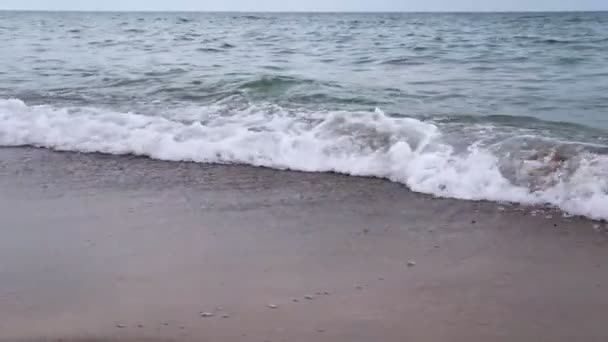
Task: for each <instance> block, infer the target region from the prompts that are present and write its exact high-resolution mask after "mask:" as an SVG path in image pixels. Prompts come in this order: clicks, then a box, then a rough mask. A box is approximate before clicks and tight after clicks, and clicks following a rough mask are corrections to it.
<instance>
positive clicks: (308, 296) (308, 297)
mask: <svg viewBox="0 0 608 342" xmlns="http://www.w3.org/2000/svg"><path fill="white" fill-rule="evenodd" d="M304 299H308V300H313V299H315V297H313V296H311V295H306V296H304Z"/></svg>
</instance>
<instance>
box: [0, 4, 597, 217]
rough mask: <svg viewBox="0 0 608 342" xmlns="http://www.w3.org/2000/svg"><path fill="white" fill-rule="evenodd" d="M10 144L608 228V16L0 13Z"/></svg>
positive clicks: (2, 110) (1, 119)
mask: <svg viewBox="0 0 608 342" xmlns="http://www.w3.org/2000/svg"><path fill="white" fill-rule="evenodd" d="M0 46H2V47H1V48H0V49H2V53H0V80H1V81H2V82H0V145H4V146H15V145H33V146H40V147H47V148H53V149H59V150H75V151H87V152H106V153H113V154H137V155H145V156H149V157H152V158H158V159H165V160H190V161H197V162H220V163H244V164H252V165H259V166H267V167H272V168H279V169H295V170H302V171H321V172H322V171H334V172H340V173H345V174H352V175H366V176H377V177H382V178H388V179H391V180H394V181H397V182H401V183H404V184H406V185H407V186H408V187H410V188H411V189H412V190H415V191H420V192H425V193H431V194H435V195H438V196H445V197H455V198H463V199H488V200H497V201H514V202H521V203H533V204H549V205H552V206H557V207H560V208H562V209H563V210H565V211H566V212H569V213H573V214H582V215H586V216H590V217H593V218H608V95H607V94H608V13H601V12H598V13H551V14H543V13H535V14H525V13H521V14H516V13H511V14H233V13H204V14H203V13H36V12H29V13H25V12H0Z"/></svg>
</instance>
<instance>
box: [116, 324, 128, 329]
mask: <svg viewBox="0 0 608 342" xmlns="http://www.w3.org/2000/svg"><path fill="white" fill-rule="evenodd" d="M116 327H117V328H126V327H127V326H126V325H124V324H116Z"/></svg>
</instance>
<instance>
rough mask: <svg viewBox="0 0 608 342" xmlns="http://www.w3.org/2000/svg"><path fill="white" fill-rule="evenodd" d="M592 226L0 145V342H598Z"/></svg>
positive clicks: (404, 193)
mask: <svg viewBox="0 0 608 342" xmlns="http://www.w3.org/2000/svg"><path fill="white" fill-rule="evenodd" d="M606 228H607V227H606V225H605V224H603V223H598V222H592V221H590V220H587V219H584V218H565V217H562V215H561V214H560V213H559V212H555V211H552V210H541V209H539V208H526V207H520V206H512V205H507V204H495V203H489V202H468V201H459V200H451V199H436V198H433V197H431V196H426V195H421V194H416V193H412V192H410V191H408V190H407V189H406V188H405V187H403V186H402V185H399V184H395V183H391V182H388V181H384V180H379V179H369V178H356V177H347V176H341V175H332V174H307V173H298V172H290V171H276V170H269V169H262V168H254V167H245V166H226V165H224V166H222V165H203V164H194V163H175V162H162V161H154V160H149V159H145V158H137V157H132V156H107V155H100V154H78V153H59V152H51V151H48V150H43V149H33V148H10V149H7V148H3V149H0V341H2V342H4V341H7V342H9V341H10V342H13V341H15V342H21V341H59V340H62V341H66V342H67V341H87V342H101V341H153V342H156V341H260V342H264V341H273V342H275V341H276V342H278V341H302V342H310V341H319V342H322V341H328V342H329V341H331V342H342V341H344V342H347V341H348V342H358V341H361V342H372V341H384V342H392V341H395V342H403V341H423V342H424V341H454V342H456V341H463V342H475V341H479V342H493V341H505V342H507V341H509V342H512V341H519V342H525V341H530V342H541V341H551V342H555V341H564V342H572V341H598V342H599V341H601V342H605V341H608V329H606V323H605V322H606V316H607V314H608V291H607V289H608V267H607V266H606V262H607V260H608V234H606V232H604V230H605V229H606ZM202 313H211V314H212V315H211V316H208V315H207V316H208V317H204V316H206V315H201V314H202Z"/></svg>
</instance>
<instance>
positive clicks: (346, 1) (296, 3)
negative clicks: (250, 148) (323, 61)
mask: <svg viewBox="0 0 608 342" xmlns="http://www.w3.org/2000/svg"><path fill="white" fill-rule="evenodd" d="M0 9H23V10H85V11H137V10H139V11H142V10H144V11H243V12H264V11H307V12H309V11H310V12H316V11H364V12H368V11H404V12H409V11H433V12H434V11H562V10H581V11H593V10H608V0H101V1H100V0H0Z"/></svg>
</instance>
